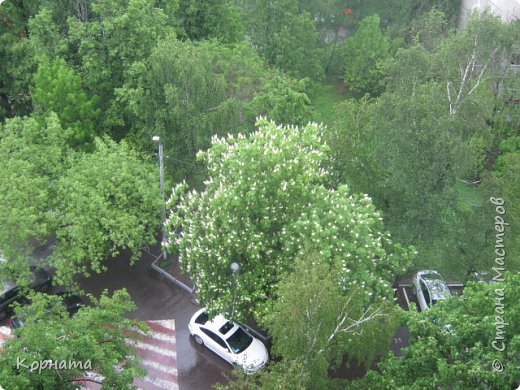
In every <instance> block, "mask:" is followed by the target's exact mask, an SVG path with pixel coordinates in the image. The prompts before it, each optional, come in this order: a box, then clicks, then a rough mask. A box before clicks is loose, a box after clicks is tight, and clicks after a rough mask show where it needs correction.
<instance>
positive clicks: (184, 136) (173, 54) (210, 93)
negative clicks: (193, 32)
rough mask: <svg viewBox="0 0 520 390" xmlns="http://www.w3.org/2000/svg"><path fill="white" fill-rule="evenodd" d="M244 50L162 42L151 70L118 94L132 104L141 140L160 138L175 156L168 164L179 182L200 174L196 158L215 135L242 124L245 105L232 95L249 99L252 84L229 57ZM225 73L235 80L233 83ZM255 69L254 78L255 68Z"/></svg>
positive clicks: (145, 71) (214, 44)
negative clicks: (154, 136)
mask: <svg viewBox="0 0 520 390" xmlns="http://www.w3.org/2000/svg"><path fill="white" fill-rule="evenodd" d="M244 50H246V49H245V46H241V47H240V48H237V53H234V51H233V50H225V51H220V48H219V47H218V45H217V44H216V43H212V42H201V43H191V42H189V41H187V42H181V41H177V40H173V39H169V40H164V41H161V42H160V43H159V44H158V47H157V48H156V49H155V50H154V51H153V53H152V56H151V58H150V64H149V68H148V69H143V71H142V72H141V74H140V77H139V78H138V79H137V80H136V82H135V83H133V84H130V83H129V85H127V86H126V87H125V89H124V90H121V91H120V94H121V100H122V101H127V102H128V106H129V107H131V109H132V111H133V112H132V113H131V114H132V115H135V127H136V130H135V131H136V132H138V134H139V136H140V137H142V138H141V139H143V138H144V139H145V140H150V139H151V137H152V135H156V134H158V135H160V136H161V138H162V139H163V142H164V144H165V149H166V150H167V151H168V152H167V153H169V154H170V156H171V157H172V160H170V161H169V162H168V161H167V164H168V167H169V168H170V171H171V172H172V174H173V176H174V178H175V179H177V180H181V179H183V178H185V177H186V176H187V175H189V174H194V173H196V169H193V165H194V164H195V154H196V152H197V151H198V150H199V149H203V148H206V147H207V146H208V144H209V139H210V137H211V135H213V134H219V133H222V132H223V131H224V130H225V129H226V130H227V129H229V128H233V127H238V126H239V123H240V114H239V112H240V110H241V107H242V112H243V110H244V108H243V107H244V106H243V105H242V102H241V101H240V100H238V99H235V96H236V95H235V94H234V93H235V92H236V94H237V95H238V94H239V93H242V91H243V93H244V94H245V96H244V100H246V101H247V100H248V99H249V97H248V96H247V95H248V94H249V92H248V90H247V89H248V88H247V85H249V86H251V87H253V88H254V85H252V83H251V81H250V79H249V75H248V74H247V72H248V70H249V69H248V67H247V65H246V68H245V71H244V72H241V71H240V70H239V71H238V72H233V70H231V68H230V64H231V63H232V62H230V61H229V62H228V58H229V57H228V58H226V56H227V54H230V57H231V58H232V59H235V58H237V56H238V53H239V52H243V51H244ZM249 52H250V51H249ZM245 61H249V60H245ZM243 62H244V61H242V63H243ZM223 63H224V64H225V65H222V64H223ZM239 63H240V62H239ZM226 69H230V70H231V72H232V74H233V73H234V74H235V75H236V76H237V78H235V81H234V83H230V84H229V85H227V83H226V75H225V74H224V72H226ZM251 71H252V73H253V75H252V77H253V79H254V77H255V76H254V73H255V72H256V70H254V69H251ZM242 77H244V78H242ZM228 88H229V89H228ZM228 92H231V93H230V94H229V95H228ZM242 116H245V115H242ZM244 119H245V118H244ZM141 142H142V141H141ZM147 142H149V141H147ZM179 161H181V163H180V164H179ZM182 162H184V164H183V163H182Z"/></svg>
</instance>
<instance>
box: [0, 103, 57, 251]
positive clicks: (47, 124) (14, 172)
mask: <svg viewBox="0 0 520 390" xmlns="http://www.w3.org/2000/svg"><path fill="white" fill-rule="evenodd" d="M63 133H64V132H63V129H62V127H61V125H60V122H59V120H58V118H57V116H56V114H53V113H51V114H49V115H48V116H47V117H42V118H40V121H37V120H36V119H34V118H13V119H10V120H7V121H6V123H5V125H4V127H3V128H0V159H1V161H2V169H0V204H1V206H0V226H1V227H2V228H1V229H0V247H1V248H2V250H3V251H4V252H5V255H6V257H8V258H9V257H12V256H13V255H14V254H16V253H19V252H20V251H21V250H22V249H23V248H25V249H26V250H29V249H28V247H29V241H30V240H36V241H43V240H45V239H46V238H47V237H48V236H49V235H51V234H52V232H53V230H54V228H55V227H56V218H55V215H54V214H53V213H51V210H53V209H55V207H56V206H57V202H56V200H57V199H56V186H55V182H56V180H57V179H58V178H59V177H60V176H61V174H62V172H63V170H64V169H65V167H66V166H67V161H66V160H67V145H66V141H65V138H64V135H63Z"/></svg>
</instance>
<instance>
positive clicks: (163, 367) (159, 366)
mask: <svg viewBox="0 0 520 390" xmlns="http://www.w3.org/2000/svg"><path fill="white" fill-rule="evenodd" d="M141 364H142V365H143V366H147V367H151V368H155V369H156V370H159V371H162V372H164V373H166V374H170V375H178V372H177V369H176V368H175V367H170V366H166V365H164V364H160V363H157V362H154V361H153V360H143V361H142V362H141Z"/></svg>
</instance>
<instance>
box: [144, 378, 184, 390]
mask: <svg viewBox="0 0 520 390" xmlns="http://www.w3.org/2000/svg"><path fill="white" fill-rule="evenodd" d="M142 380H143V381H144V382H149V383H151V384H153V385H155V386H157V387H161V388H163V389H164V390H177V389H178V388H179V385H178V384H177V383H175V382H172V381H168V380H165V379H158V378H150V377H149V376H147V377H145V378H144V379H142Z"/></svg>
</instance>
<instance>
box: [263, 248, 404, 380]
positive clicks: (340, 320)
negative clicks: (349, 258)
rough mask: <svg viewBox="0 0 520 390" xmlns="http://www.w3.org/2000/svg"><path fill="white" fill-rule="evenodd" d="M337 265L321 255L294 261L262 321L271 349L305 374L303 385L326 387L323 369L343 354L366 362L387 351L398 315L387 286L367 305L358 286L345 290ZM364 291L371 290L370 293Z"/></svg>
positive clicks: (337, 361)
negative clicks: (300, 365) (298, 363)
mask: <svg viewBox="0 0 520 390" xmlns="http://www.w3.org/2000/svg"><path fill="white" fill-rule="evenodd" d="M341 273H342V272H341V270H338V269H336V268H335V267H332V268H331V267H330V265H329V264H327V263H326V262H323V261H322V258H321V256H317V255H314V254H310V255H307V256H303V257H302V258H299V259H297V260H296V261H295V264H294V271H293V272H291V273H288V274H286V275H284V276H283V277H282V279H281V280H280V282H279V283H278V287H277V299H276V301H275V302H274V304H273V313H272V315H271V316H269V317H268V320H267V321H266V322H267V326H268V328H269V331H270V334H271V335H272V336H273V349H272V352H273V353H274V354H276V355H278V356H281V357H282V358H283V359H285V360H288V361H302V362H303V365H304V367H306V370H307V372H308V373H309V378H310V381H309V383H308V385H307V388H309V389H317V388H328V387H329V386H328V383H329V378H328V377H329V375H328V373H329V370H330V369H331V368H333V367H336V366H337V365H338V364H339V363H341V362H342V359H343V357H344V355H345V354H347V356H348V358H349V359H351V360H354V359H355V360H356V361H357V362H358V363H360V364H367V365H370V364H371V361H372V360H373V359H374V358H375V357H376V356H377V355H378V354H379V353H380V351H384V350H388V348H389V345H390V342H391V339H392V336H393V335H394V333H395V329H396V325H397V321H396V319H398V315H397V310H396V308H395V306H394V304H393V302H392V301H391V300H387V299H386V298H387V297H391V296H392V293H391V291H390V290H391V288H390V285H388V290H389V291H387V292H386V293H385V294H381V295H380V296H378V297H377V298H376V299H374V300H372V302H374V303H372V304H367V303H366V299H365V294H366V291H364V290H365V288H364V287H355V288H353V289H351V290H350V291H347V292H346V293H345V287H344V285H343V283H344V279H342V278H338V275H339V274H341ZM369 294H372V293H371V292H370V293H369Z"/></svg>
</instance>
